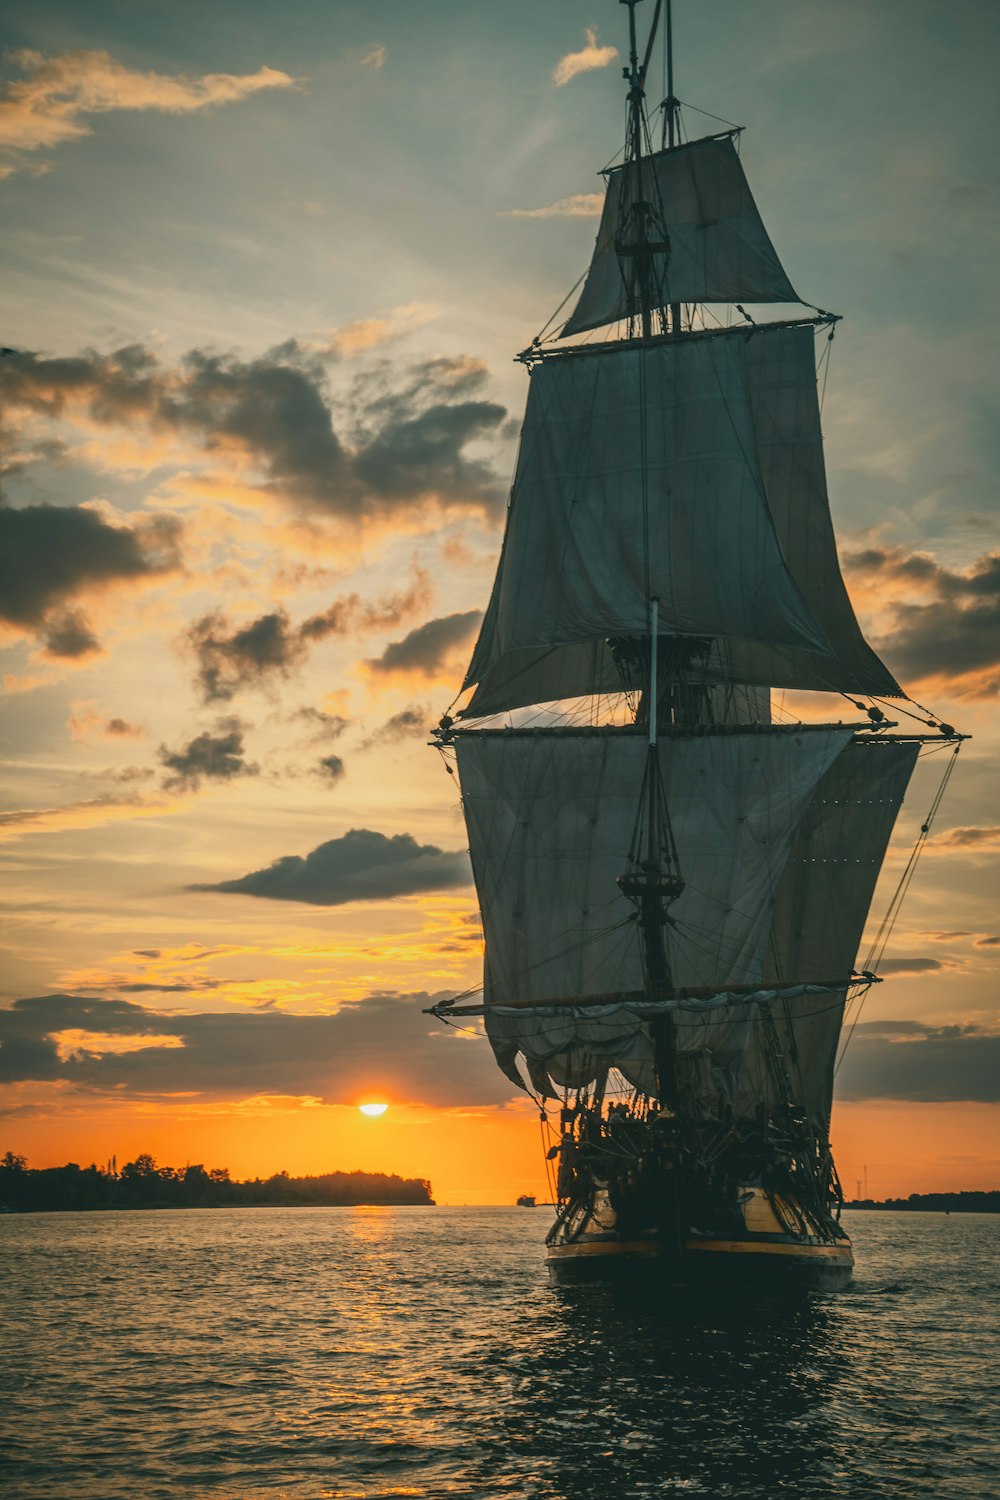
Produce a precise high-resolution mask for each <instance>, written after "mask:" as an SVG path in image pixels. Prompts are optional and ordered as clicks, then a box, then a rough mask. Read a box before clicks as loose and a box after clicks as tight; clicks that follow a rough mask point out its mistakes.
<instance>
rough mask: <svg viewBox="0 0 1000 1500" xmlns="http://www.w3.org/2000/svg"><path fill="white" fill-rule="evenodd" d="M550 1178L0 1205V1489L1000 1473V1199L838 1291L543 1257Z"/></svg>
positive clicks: (827, 1480)
mask: <svg viewBox="0 0 1000 1500" xmlns="http://www.w3.org/2000/svg"><path fill="white" fill-rule="evenodd" d="M550 1219H551V1211H550V1210H547V1209H544V1208H536V1209H524V1208H355V1209H348V1208H301V1209H278V1208H258V1209H217V1210H211V1209H207V1210H195V1211H181V1210H176V1211H163V1212H147V1213H142V1212H122V1213H103V1214H101V1213H78V1214H34V1215H13V1214H8V1215H4V1216H3V1218H2V1219H0V1364H2V1383H0V1431H2V1439H0V1442H2V1468H0V1489H2V1492H3V1494H4V1495H5V1497H6V1500H28V1497H36V1496H37V1497H45V1500H80V1497H88V1500H89V1497H94V1500H118V1497H122V1500H126V1497H127V1500H161V1497H162V1500H191V1497H202V1496H203V1497H206V1500H258V1497H267V1500H286V1497H287V1500H362V1497H363V1500H370V1497H371V1500H374V1497H380V1500H381V1497H394V1500H395V1497H400V1500H402V1497H413V1496H419V1497H430V1500H434V1497H438V1496H458V1497H462V1500H501V1497H531V1500H591V1497H593V1500H631V1497H636V1500H638V1497H646V1496H678V1497H681V1496H689V1495H690V1496H695V1495H697V1496H706V1497H711V1500H717V1497H729V1496H732V1497H740V1500H775V1497H784V1496H795V1497H802V1500H822V1497H826V1496H838V1497H840V1496H844V1497H851V1500H855V1497H857V1500H878V1497H893V1500H896V1497H906V1500H914V1497H934V1500H940V1497H942V1496H952V1495H954V1496H962V1497H964V1500H979V1497H997V1496H1000V1436H998V1433H1000V1428H998V1423H997V1405H998V1403H997V1396H998V1391H1000V1371H998V1364H997V1351H998V1342H1000V1340H998V1328H997V1324H998V1316H997V1314H998V1307H1000V1293H998V1287H997V1265H998V1254H997V1252H998V1250H1000V1216H990V1215H960V1214H952V1215H943V1214H920V1213H888V1212H867V1213H865V1212H855V1213H849V1214H847V1215H845V1219H846V1220H847V1222H848V1228H849V1231H850V1233H851V1234H852V1236H853V1238H854V1241H855V1249H856V1255H857V1275H856V1279H855V1281H854V1284H853V1286H852V1287H851V1288H850V1290H848V1291H843V1292H838V1293H833V1294H829V1295H816V1294H813V1295H810V1296H807V1297H805V1298H802V1299H800V1300H796V1301H792V1302H788V1301H783V1300H780V1299H773V1298H772V1299H760V1298H757V1299H748V1298H746V1297H723V1296H720V1294H719V1293H704V1292H703V1293H701V1294H699V1295H698V1296H694V1295H692V1294H690V1293H687V1294H685V1295H684V1296H677V1295H674V1296H667V1297H665V1298H663V1299H657V1300H653V1299H651V1297H650V1295H649V1293H648V1291H646V1290H644V1289H643V1288H640V1287H636V1286H634V1285H626V1286H623V1287H618V1288H609V1287H575V1288H569V1289H559V1288H556V1287H553V1286H551V1285H550V1284H549V1282H548V1280H547V1277H546V1271H545V1266H544V1262H543V1240H544V1235H545V1231H546V1228H547V1227H548V1224H549V1222H550Z"/></svg>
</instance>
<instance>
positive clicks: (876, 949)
mask: <svg viewBox="0 0 1000 1500" xmlns="http://www.w3.org/2000/svg"><path fill="white" fill-rule="evenodd" d="M961 748H962V747H961V745H956V746H955V749H954V752H953V754H952V756H951V759H950V760H949V761H948V764H947V765H946V766H945V769H944V774H943V776H942V777H941V784H940V785H939V787H938V789H937V792H936V794H935V796H934V800H933V802H932V803H931V806H930V810H929V812H928V814H927V817H926V818H925V820H924V822H923V823H921V825H920V832H919V833H918V835H917V841H916V843H915V844H914V846H913V850H912V852H911V854H910V857H909V859H908V860H907V862H906V868H905V869H904V871H903V873H902V875H901V876H900V878H899V884H898V885H897V886H896V889H895V891H894V892H893V896H892V900H891V901H890V902H889V905H888V907H887V908H886V912H885V916H884V917H883V918H882V922H881V924H880V926H879V929H878V932H877V933H876V934H875V939H874V941H873V943H872V945H871V948H870V949H869V951H868V957H867V958H866V960H865V962H864V964H863V966H862V967H863V969H864V970H867V972H869V973H874V972H875V967H877V966H878V964H880V963H881V961H882V955H883V953H884V952H885V950H886V947H887V946H888V943H889V939H890V937H891V936H892V931H893V928H894V927H895V925H896V921H897V919H898V917H899V913H900V910H901V908H902V905H903V901H904V899H905V897H906V894H907V892H908V890H909V888H910V884H911V882H912V880H913V876H914V873H915V871H916V868H917V863H918V861H919V859H920V856H921V854H922V852H923V849H924V845H925V844H926V842H927V839H928V836H929V834H930V831H931V824H932V823H933V822H934V819H935V817H936V816H937V812H938V808H939V807H940V806H941V802H942V799H943V798H944V794H945V791H946V790H947V787H948V783H949V781H950V780H951V776H952V772H953V771H954V769H955V764H956V762H957V760H958V754H959V751H960V750H961ZM873 965H874V967H873ZM869 988H870V986H869ZM867 993H868V990H867V989H865V990H863V991H862V992H861V995H860V996H859V997H858V1008H857V1010H856V1011H855V1013H854V1019H853V1021H852V1022H851V1029H850V1031H849V1032H848V1033H847V1037H846V1039H845V1041H844V1045H843V1047H842V1048H841V1051H840V1056H839V1058H838V1059H837V1066H836V1067H835V1068H834V1070H833V1076H834V1078H836V1076H837V1074H838V1072H839V1071H840V1065H841V1063H842V1062H843V1061H844V1057H845V1056H846V1054H847V1049H848V1047H849V1046H850V1045H851V1038H852V1037H853V1036H854V1032H855V1029H856V1027H857V1024H858V1021H859V1019H860V1016H861V1011H862V1008H863V1006H864V1000H865V996H866V995H867Z"/></svg>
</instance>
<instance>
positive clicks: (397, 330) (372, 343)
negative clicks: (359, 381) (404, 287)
mask: <svg viewBox="0 0 1000 1500" xmlns="http://www.w3.org/2000/svg"><path fill="white" fill-rule="evenodd" d="M436 315H437V309H436V308H435V307H432V306H431V305H430V304H429V303H426V302H407V303H406V304H404V305H403V306H402V307H394V308H393V309H392V311H391V312H390V313H387V314H386V315H385V316H384V317H380V318H360V319H359V320H358V321H357V322H356V323H346V324H345V325H344V326H343V327H342V328H334V329H332V330H331V332H330V336H329V338H328V339H327V340H326V342H325V343H324V344H323V345H322V347H323V348H324V349H325V350H326V351H327V352H329V353H330V354H332V355H334V356H336V357H338V358H340V357H343V358H347V359H350V358H352V357H353V356H354V355H356V354H366V353H367V352H368V350H369V349H377V348H378V347H379V346H380V345H381V344H388V343H393V342H394V341H395V340H396V339H400V338H402V337H403V336H404V334H407V333H412V332H413V330H414V329H415V328H421V327H423V325H424V324H425V323H429V322H430V320H431V319H432V318H434V317H435V316H436Z"/></svg>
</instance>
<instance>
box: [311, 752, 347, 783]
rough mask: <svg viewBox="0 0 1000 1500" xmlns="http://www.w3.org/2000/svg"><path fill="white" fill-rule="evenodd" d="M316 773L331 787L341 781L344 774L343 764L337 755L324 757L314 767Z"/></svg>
mask: <svg viewBox="0 0 1000 1500" xmlns="http://www.w3.org/2000/svg"><path fill="white" fill-rule="evenodd" d="M316 772H317V775H319V776H321V777H322V779H323V780H324V781H325V782H327V783H328V784H329V785H331V786H332V785H334V784H335V783H336V782H338V781H342V780H343V778H344V773H345V768H344V762H343V761H342V760H341V758H340V756H339V755H324V756H323V759H322V760H321V761H320V763H319V765H318V766H317V767H316Z"/></svg>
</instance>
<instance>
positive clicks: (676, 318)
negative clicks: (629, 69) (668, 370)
mask: <svg viewBox="0 0 1000 1500" xmlns="http://www.w3.org/2000/svg"><path fill="white" fill-rule="evenodd" d="M665 24H666V43H667V97H666V98H665V99H664V101H663V125H664V129H665V131H666V140H665V142H664V145H666V146H676V144H677V135H678V127H679V125H680V120H679V110H680V100H679V99H678V98H677V97H676V96H675V94H674V6H673V0H667V18H666V23H665ZM670 328H671V332H673V333H680V331H681V305H680V303H679V302H671V304H670Z"/></svg>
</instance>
